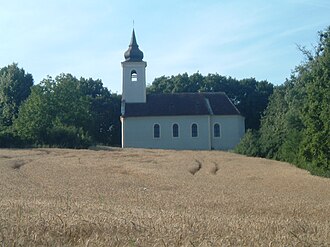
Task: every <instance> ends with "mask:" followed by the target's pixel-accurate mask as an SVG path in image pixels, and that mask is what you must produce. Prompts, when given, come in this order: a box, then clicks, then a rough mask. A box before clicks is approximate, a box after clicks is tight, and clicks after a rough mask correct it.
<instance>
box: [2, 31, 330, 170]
mask: <svg viewBox="0 0 330 247" xmlns="http://www.w3.org/2000/svg"><path fill="white" fill-rule="evenodd" d="M319 38H320V39H319V43H318V44H317V46H316V47H315V50H314V51H308V50H306V49H305V48H301V51H302V52H303V53H304V54H305V55H306V61H304V62H303V63H302V64H300V65H298V66H297V67H296V68H295V70H294V72H293V73H292V74H291V76H290V78H289V79H287V80H286V81H285V82H284V84H283V85H279V86H273V84H271V83H269V82H267V81H257V80H256V79H254V78H247V79H242V80H238V79H235V78H232V77H225V76H221V75H219V74H208V75H206V76H204V75H202V74H200V73H199V72H197V73H194V74H192V75H188V74H187V73H183V74H178V75H176V76H162V77H159V78H156V79H155V80H154V81H153V83H152V84H151V85H149V86H148V87H147V93H180V92H220V91H221V92H225V93H226V94H227V95H228V97H229V98H230V100H231V101H232V102H233V104H234V105H235V106H236V107H237V108H238V109H239V111H240V112H241V113H242V115H243V116H244V117H245V119H246V124H245V125H246V128H247V132H246V134H245V136H244V137H243V139H242V141H241V143H240V144H239V145H238V146H237V147H236V149H235V151H236V152H238V153H241V154H245V155H250V156H259V157H266V158H272V159H277V160H283V161H288V162H290V163H293V164H296V165H297V166H299V167H302V168H305V169H308V170H310V171H312V172H313V173H315V174H321V175H325V176H330V164H329V163H330V162H329V157H330V133H329V132H330V107H329V105H330V69H329V68H330V27H328V28H327V29H326V30H325V31H323V32H320V33H319ZM120 105H121V96H120V95H117V94H113V93H111V92H110V91H109V90H108V89H107V88H106V87H104V86H103V83H102V81H101V80H93V79H91V78H89V79H85V78H80V79H77V78H76V77H74V76H73V75H71V74H61V75H59V76H56V77H55V78H52V77H48V78H46V79H44V80H42V81H41V82H40V83H39V84H37V85H33V77H32V75H31V74H29V73H26V72H25V71H24V69H22V68H18V65H17V64H15V63H14V64H11V65H8V66H6V67H4V68H1V69H0V147H19V146H21V147H25V146H52V147H53V146H55V147H71V148H84V147H88V146H89V145H93V144H104V145H120V141H121V138H120V136H121V127H120Z"/></svg>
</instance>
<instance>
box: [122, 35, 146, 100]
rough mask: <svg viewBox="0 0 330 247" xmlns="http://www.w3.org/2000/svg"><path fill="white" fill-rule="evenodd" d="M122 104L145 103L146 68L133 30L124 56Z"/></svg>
mask: <svg viewBox="0 0 330 247" xmlns="http://www.w3.org/2000/svg"><path fill="white" fill-rule="evenodd" d="M124 57H125V61H124V62H122V63H121V66H122V68H123V85H122V86H123V87H122V103H123V104H125V103H146V67H147V63H146V62H144V61H142V59H143V52H142V51H141V50H140V49H139V46H138V44H137V42H136V38H135V32H134V29H133V32H132V38H131V43H130V44H129V47H128V50H127V51H126V52H125V54H124Z"/></svg>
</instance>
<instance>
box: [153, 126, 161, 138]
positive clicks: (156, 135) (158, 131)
mask: <svg viewBox="0 0 330 247" xmlns="http://www.w3.org/2000/svg"><path fill="white" fill-rule="evenodd" d="M159 137H160V125H159V124H154V138H159Z"/></svg>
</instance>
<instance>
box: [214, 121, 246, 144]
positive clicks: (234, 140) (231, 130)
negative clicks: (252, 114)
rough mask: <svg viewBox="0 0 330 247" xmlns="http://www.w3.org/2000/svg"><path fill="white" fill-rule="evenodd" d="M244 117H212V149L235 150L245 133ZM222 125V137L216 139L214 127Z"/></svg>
mask: <svg viewBox="0 0 330 247" xmlns="http://www.w3.org/2000/svg"><path fill="white" fill-rule="evenodd" d="M244 121H245V120H244V117H242V116H240V115H230V116H211V126H210V128H211V132H212V135H211V146H212V149H219V150H229V149H233V148H234V147H235V146H236V145H237V144H238V143H239V142H240V140H241V138H242V137H243V135H244V133H245V123H244ZM216 123H217V124H219V125H220V136H219V137H215V135H214V125H215V124H216Z"/></svg>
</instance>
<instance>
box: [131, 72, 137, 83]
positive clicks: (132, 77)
mask: <svg viewBox="0 0 330 247" xmlns="http://www.w3.org/2000/svg"><path fill="white" fill-rule="evenodd" d="M131 81H137V73H136V70H132V72H131Z"/></svg>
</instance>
